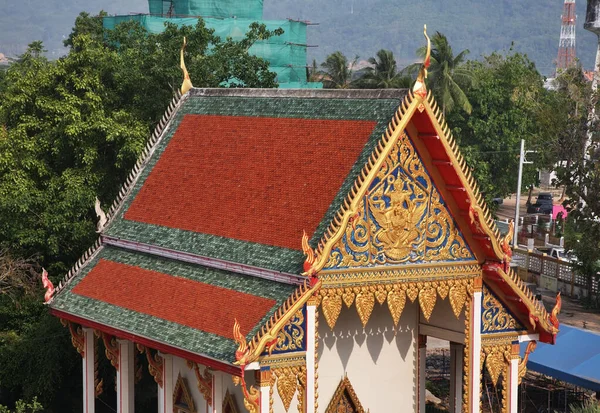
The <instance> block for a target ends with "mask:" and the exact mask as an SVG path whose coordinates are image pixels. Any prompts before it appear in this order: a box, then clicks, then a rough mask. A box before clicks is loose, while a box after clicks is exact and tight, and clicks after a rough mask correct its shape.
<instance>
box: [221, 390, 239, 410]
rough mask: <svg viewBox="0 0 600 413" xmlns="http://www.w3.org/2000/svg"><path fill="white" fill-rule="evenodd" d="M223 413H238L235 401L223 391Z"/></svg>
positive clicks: (227, 392)
mask: <svg viewBox="0 0 600 413" xmlns="http://www.w3.org/2000/svg"><path fill="white" fill-rule="evenodd" d="M223 413H238V408H237V405H236V403H235V399H234V398H233V396H232V394H231V393H229V390H226V391H225V398H224V399H223Z"/></svg>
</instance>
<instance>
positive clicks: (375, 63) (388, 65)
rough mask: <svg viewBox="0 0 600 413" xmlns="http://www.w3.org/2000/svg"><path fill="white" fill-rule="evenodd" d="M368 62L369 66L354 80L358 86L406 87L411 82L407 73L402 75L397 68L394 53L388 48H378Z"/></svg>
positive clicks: (368, 87)
mask: <svg viewBox="0 0 600 413" xmlns="http://www.w3.org/2000/svg"><path fill="white" fill-rule="evenodd" d="M368 62H369V63H370V64H371V66H370V67H367V68H365V69H364V73H363V75H362V77H361V78H360V79H358V81H357V82H356V85H357V86H358V87H360V88H367V89H389V88H407V87H409V86H410V84H411V83H412V78H411V77H410V76H409V75H404V74H403V73H402V72H401V71H399V70H398V65H397V64H396V59H395V58H394V53H392V51H390V50H384V49H381V50H379V51H378V52H377V54H376V56H375V57H370V58H369V60H368Z"/></svg>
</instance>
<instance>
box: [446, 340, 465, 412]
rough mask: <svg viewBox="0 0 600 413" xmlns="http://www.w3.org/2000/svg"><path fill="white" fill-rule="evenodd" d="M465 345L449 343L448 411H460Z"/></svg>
mask: <svg viewBox="0 0 600 413" xmlns="http://www.w3.org/2000/svg"><path fill="white" fill-rule="evenodd" d="M464 349H465V346H464V345H463V344H459V343H450V413H461V412H462V400H463V398H462V393H463V363H464V361H465V350H464Z"/></svg>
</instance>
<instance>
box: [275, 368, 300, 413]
mask: <svg viewBox="0 0 600 413" xmlns="http://www.w3.org/2000/svg"><path fill="white" fill-rule="evenodd" d="M272 372H273V376H274V377H275V378H276V383H277V394H279V398H280V399H281V401H282V402H283V407H284V409H285V411H286V412H287V411H288V410H289V409H290V405H291V404H292V400H293V399H294V394H296V391H297V390H298V375H299V373H300V368H299V367H281V368H276V369H272Z"/></svg>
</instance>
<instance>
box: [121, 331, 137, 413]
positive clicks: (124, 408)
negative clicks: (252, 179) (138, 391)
mask: <svg viewBox="0 0 600 413" xmlns="http://www.w3.org/2000/svg"><path fill="white" fill-rule="evenodd" d="M117 343H118V346H119V369H118V370H117V413H134V411H135V403H134V383H135V351H134V348H133V343H132V342H131V341H128V340H117Z"/></svg>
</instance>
